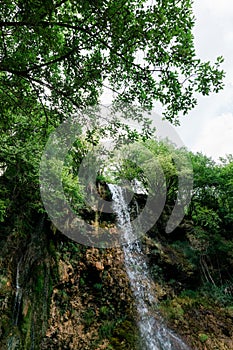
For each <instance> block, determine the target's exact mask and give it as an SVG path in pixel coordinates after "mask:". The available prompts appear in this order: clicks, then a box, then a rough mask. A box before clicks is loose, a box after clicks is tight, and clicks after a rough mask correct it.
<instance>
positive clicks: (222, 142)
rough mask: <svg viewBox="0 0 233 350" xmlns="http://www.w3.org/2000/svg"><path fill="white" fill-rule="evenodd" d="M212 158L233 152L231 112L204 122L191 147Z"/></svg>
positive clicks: (232, 117)
mask: <svg viewBox="0 0 233 350" xmlns="http://www.w3.org/2000/svg"><path fill="white" fill-rule="evenodd" d="M192 151H194V152H202V153H204V154H206V155H208V156H211V157H212V158H213V159H215V160H218V158H219V157H222V156H225V155H226V154H233V114H231V113H228V114H222V115H220V116H217V117H215V118H214V119H213V120H211V121H209V122H208V123H206V124H205V125H204V126H203V128H202V131H201V133H200V135H199V137H198V138H197V141H196V143H195V144H194V146H193V147H192Z"/></svg>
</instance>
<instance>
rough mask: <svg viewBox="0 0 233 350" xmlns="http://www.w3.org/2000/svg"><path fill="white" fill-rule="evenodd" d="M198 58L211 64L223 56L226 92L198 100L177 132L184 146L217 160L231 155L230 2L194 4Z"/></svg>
mask: <svg viewBox="0 0 233 350" xmlns="http://www.w3.org/2000/svg"><path fill="white" fill-rule="evenodd" d="M193 9H194V14H195V16H196V25H195V29H194V37H195V46H196V52H197V55H198V56H199V57H200V58H201V59H203V60H206V61H212V62H214V61H215V59H216V57H217V56H220V55H222V56H224V58H225V62H224V64H223V68H224V70H225V71H226V78H225V88H224V90H223V91H222V92H220V93H218V94H212V95H211V96H209V97H199V98H198V105H197V107H196V108H195V109H194V110H193V111H192V112H190V113H189V115H188V116H186V117H184V118H181V126H180V127H178V128H177V131H178V133H179V135H180V137H181V138H182V140H183V142H184V144H185V145H186V146H187V147H188V148H189V149H191V150H192V151H195V152H196V151H199V152H202V153H204V154H206V155H208V156H211V157H212V158H214V159H215V160H217V159H218V158H219V157H220V156H225V155H226V154H233V6H232V0H221V1H220V0H194V8H193Z"/></svg>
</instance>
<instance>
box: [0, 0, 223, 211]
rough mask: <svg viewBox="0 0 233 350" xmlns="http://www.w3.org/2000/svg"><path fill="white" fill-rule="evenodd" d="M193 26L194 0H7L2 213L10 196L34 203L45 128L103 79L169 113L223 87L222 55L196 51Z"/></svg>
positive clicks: (1, 93)
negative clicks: (211, 58) (209, 58)
mask: <svg viewBox="0 0 233 350" xmlns="http://www.w3.org/2000/svg"><path fill="white" fill-rule="evenodd" d="M193 26H194V17H193V14H192V2H191V1H190V0H179V1H174V0H157V1H155V2H154V3H153V5H147V3H146V2H145V1H138V0H137V1H136V0H135V1H126V0H114V1H113V0H112V1H110V0H108V1H107V0H106V1H103V0H95V1H86V0H78V1H76V0H45V1H44V0H43V1H42V0H37V1H32V0H25V1H22V0H15V1H10V0H6V1H4V2H1V15H0V30H1V35H0V50H1V51H0V82H1V85H0V113H1V120H0V127H1V130H2V132H1V135H0V148H1V153H0V165H1V166H3V167H5V168H6V171H5V173H4V176H2V177H1V183H2V184H3V185H4V188H5V190H4V191H3V192H1V196H2V198H3V199H2V205H1V207H2V208H3V209H2V211H1V212H2V213H3V214H2V215H4V212H5V209H6V207H8V204H7V205H6V203H9V202H10V203H11V204H10V208H13V207H15V210H18V209H19V208H21V212H22V213H24V215H28V214H25V213H28V211H27V210H25V205H27V206H30V205H29V203H31V201H32V202H37V203H38V201H39V197H38V195H36V193H37V194H38V191H35V189H37V190H38V166H39V161H40V156H41V153H42V150H43V147H44V145H45V143H46V141H47V138H48V135H49V133H50V132H51V130H53V129H54V127H56V126H57V125H58V124H59V123H60V122H62V121H63V120H64V119H66V118H68V117H69V116H74V115H77V113H78V111H80V109H83V108H85V107H86V106H94V105H95V104H97V103H98V102H99V100H100V96H101V93H102V91H103V89H104V88H105V87H106V86H108V88H110V89H111V90H112V91H113V92H114V94H115V102H114V103H115V106H119V108H120V106H121V103H122V102H127V103H128V104H130V103H136V104H139V105H141V106H142V107H144V108H146V109H150V108H152V106H153V104H154V102H156V101H159V102H161V103H162V104H163V105H164V107H165V112H164V116H165V118H167V119H168V120H170V121H171V122H173V123H178V116H179V114H180V113H184V114H187V112H188V111H189V110H190V109H191V108H192V107H193V106H194V105H195V103H196V99H195V97H194V96H193V94H194V92H195V91H198V92H200V93H202V94H204V95H205V94H209V93H210V92H211V91H215V92H217V91H219V90H220V89H222V87H223V83H222V79H223V77H224V73H223V71H222V70H221V69H220V64H221V62H222V58H221V57H219V58H217V61H216V63H215V64H214V65H211V64H210V62H205V63H203V62H201V61H200V60H199V59H198V58H197V57H196V55H195V50H194V45H193V35H192V29H193ZM80 124H81V125H85V124H86V121H85V119H80ZM113 127H114V128H115V129H117V128H118V126H117V125H114V126H113ZM115 134H116V133H115ZM116 137H117V134H116ZM26 193H27V195H28V196H29V197H28V198H27V199H26V198H25V194H26ZM29 193H30V194H29ZM29 198H31V199H30V200H29ZM33 198H34V199H33ZM18 203H20V206H19V205H18ZM33 207H34V205H33ZM12 210H13V209H12ZM13 212H14V210H13V211H12V215H13ZM8 215H9V211H8Z"/></svg>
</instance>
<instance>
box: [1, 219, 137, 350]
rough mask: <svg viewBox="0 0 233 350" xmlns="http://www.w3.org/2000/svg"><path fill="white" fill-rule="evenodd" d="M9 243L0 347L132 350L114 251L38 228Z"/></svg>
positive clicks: (127, 293) (133, 336)
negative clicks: (34, 233) (32, 235)
mask: <svg viewBox="0 0 233 350" xmlns="http://www.w3.org/2000/svg"><path fill="white" fill-rule="evenodd" d="M12 241H13V237H11V239H10V238H9V239H8V241H7V242H5V250H4V251H5V254H4V256H2V260H1V266H2V267H3V268H2V270H1V273H2V274H1V284H0V292H1V294H0V298H1V316H2V317H1V320H0V330H1V332H0V337H1V338H0V344H1V345H0V348H1V350H5V349H6V350H13V349H19V350H21V349H23V350H27V349H56V350H57V349H61V350H63V349H93V350H94V349H95V350H97V349H111V348H114V349H137V342H138V341H137V334H138V330H137V327H136V320H135V318H136V315H135V305H134V300H133V297H132V293H131V290H130V287H129V281H128V277H127V275H126V272H125V269H124V262H123V253H122V251H121V250H120V249H108V250H101V249H95V248H88V247H84V246H81V245H79V244H76V243H74V242H72V241H70V240H69V239H67V238H66V237H64V236H62V235H60V234H59V233H56V234H55V235H54V234H53V233H52V231H51V230H50V227H45V226H43V229H41V230H40V232H37V238H36V240H35V239H34V238H31V239H29V240H28V241H24V240H23V239H22V238H21V239H19V240H18V241H17V244H16V247H14V246H13V244H12ZM15 242H16V241H15ZM36 242H37V243H38V244H37V245H36ZM22 243H23V244H22ZM19 261H20V267H19V264H18V262H19ZM17 286H18V287H17ZM17 288H18V289H17ZM19 288H20V289H19ZM19 290H20V293H21V294H20V295H21V296H20V298H18V299H17V298H16V295H17V293H19ZM16 310H17V321H16Z"/></svg>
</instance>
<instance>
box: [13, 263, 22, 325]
mask: <svg viewBox="0 0 233 350" xmlns="http://www.w3.org/2000/svg"><path fill="white" fill-rule="evenodd" d="M21 262H22V258H21V259H20V260H19V262H18V264H17V270H16V283H15V284H16V292H15V303H14V313H13V324H14V325H15V326H17V324H18V319H19V312H20V307H21V300H22V288H21V284H20V277H21V276H20V268H21Z"/></svg>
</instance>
